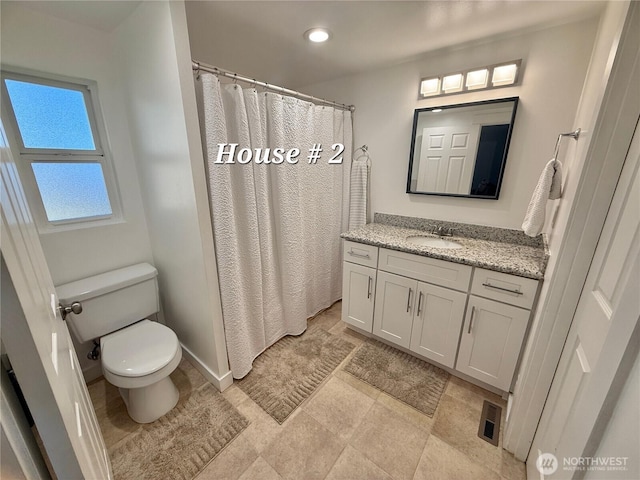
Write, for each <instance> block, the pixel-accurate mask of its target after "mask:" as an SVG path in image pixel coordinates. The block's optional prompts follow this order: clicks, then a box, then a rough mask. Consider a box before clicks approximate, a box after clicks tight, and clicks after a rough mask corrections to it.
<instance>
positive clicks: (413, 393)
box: [344, 339, 449, 417]
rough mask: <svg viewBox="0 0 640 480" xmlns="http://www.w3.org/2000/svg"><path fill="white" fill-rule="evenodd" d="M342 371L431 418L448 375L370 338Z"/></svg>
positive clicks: (433, 366)
mask: <svg viewBox="0 0 640 480" xmlns="http://www.w3.org/2000/svg"><path fill="white" fill-rule="evenodd" d="M344 370H345V371H346V372H349V373H350V374H351V375H353V376H354V377H357V378H359V379H360V380H363V381H365V382H367V383H368V384H370V385H373V386H374V387H376V388H379V389H380V390H382V391H383V392H386V393H388V394H389V395H391V396H393V397H395V398H397V399H398V400H401V401H403V402H404V403H406V404H408V405H411V406H412V407H413V408H415V409H417V410H419V411H421V412H422V413H424V414H425V415H428V416H429V417H433V413H434V412H435V411H436V407H437V406H438V402H439V401H440V397H441V396H442V392H443V391H444V388H445V387H446V385H447V380H448V379H449V374H448V373H447V372H445V371H444V370H442V369H441V368H438V367H436V366H435V365H431V364H430V363H427V362H425V361H422V360H420V359H419V358H416V357H414V356H413V355H409V354H407V353H404V352H401V351H400V350H397V349H395V348H393V347H390V346H389V345H385V344H384V343H381V342H378V341H376V340H373V339H369V340H367V342H366V343H364V344H362V345H361V346H360V348H359V349H358V351H357V352H356V353H355V354H354V356H353V357H352V358H351V360H350V361H349V363H347V365H345V367H344Z"/></svg>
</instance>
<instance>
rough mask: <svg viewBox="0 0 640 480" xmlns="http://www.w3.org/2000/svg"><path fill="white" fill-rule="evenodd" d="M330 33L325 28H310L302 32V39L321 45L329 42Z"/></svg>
mask: <svg viewBox="0 0 640 480" xmlns="http://www.w3.org/2000/svg"><path fill="white" fill-rule="evenodd" d="M330 37H331V33H329V30H327V29H326V28H312V29H310V30H307V31H306V32H304V38H306V39H307V40H309V41H310V42H313V43H322V42H326V41H327V40H329V38H330Z"/></svg>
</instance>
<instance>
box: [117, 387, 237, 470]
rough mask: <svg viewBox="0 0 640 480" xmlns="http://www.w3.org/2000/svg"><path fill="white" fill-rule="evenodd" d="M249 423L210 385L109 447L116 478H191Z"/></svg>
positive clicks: (201, 388)
mask: <svg viewBox="0 0 640 480" xmlns="http://www.w3.org/2000/svg"><path fill="white" fill-rule="evenodd" d="M248 424H249V422H248V421H247V419H245V418H244V417H243V416H242V414H240V412H238V411H237V410H236V408H235V407H234V406H233V405H231V404H230V403H229V402H228V401H227V400H226V399H225V398H224V397H223V396H222V395H221V394H220V393H219V392H218V391H217V390H216V389H215V388H214V387H213V386H212V385H211V384H209V383H207V384H205V385H203V386H202V387H200V388H199V389H198V390H196V391H195V392H194V393H193V394H192V395H191V398H189V400H187V401H186V402H185V403H184V404H183V405H178V406H177V407H175V408H174V409H173V410H171V411H170V412H169V413H167V414H166V415H165V416H163V417H161V418H160V419H159V420H157V421H155V422H153V423H149V424H146V425H143V426H142V428H141V429H140V430H139V431H138V432H136V433H135V434H132V435H130V436H128V437H127V438H126V439H124V440H123V441H121V442H119V443H118V444H116V445H114V446H113V447H112V448H110V449H109V457H110V458H111V466H112V468H113V473H114V477H115V478H116V479H117V480H124V479H131V480H133V479H135V480H140V479H149V480H157V479H158V478H167V479H168V478H170V479H172V480H173V479H185V480H187V479H189V480H190V479H192V478H193V477H195V476H196V475H197V474H198V473H199V472H200V471H202V470H203V469H204V467H206V466H207V464H208V463H209V462H210V461H211V460H213V458H214V457H215V456H216V455H217V454H218V453H220V451H221V450H222V449H223V448H224V447H225V446H226V445H227V444H228V443H229V442H231V440H233V439H234V438H235V437H236V436H237V435H238V434H239V433H240V432H242V430H244V429H245V428H246V427H247V425H248Z"/></svg>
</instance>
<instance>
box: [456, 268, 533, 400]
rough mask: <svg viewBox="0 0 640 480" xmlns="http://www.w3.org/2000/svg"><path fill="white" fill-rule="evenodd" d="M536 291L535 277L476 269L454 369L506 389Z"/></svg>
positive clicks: (510, 379) (518, 354)
mask: <svg viewBox="0 0 640 480" xmlns="http://www.w3.org/2000/svg"><path fill="white" fill-rule="evenodd" d="M537 290H538V281H537V280H532V279H530V278H522V277H516V276H514V275H509V274H507V273H500V272H494V271H491V270H486V269H482V268H476V269H475V272H474V274H473V282H472V284H471V295H470V296H469V305H468V306H467V315H466V318H465V323H464V330H463V331H462V337H461V338H460V350H459V352H458V361H457V363H456V370H458V371H459V372H462V373H465V374H467V375H470V376H472V377H473V378H477V379H478V380H481V381H483V382H485V383H488V384H489V385H493V386H494V387H497V388H499V389H500V390H504V391H509V389H510V387H511V381H512V380H513V374H514V373H515V369H516V366H517V363H518V358H519V357H520V350H521V349H522V342H523V340H524V335H525V333H526V331H527V326H528V324H529V317H530V315H531V311H530V308H531V307H532V306H533V302H534V300H535V296H536V293H537ZM481 296H482V297H487V298H481ZM496 300H497V301H496Z"/></svg>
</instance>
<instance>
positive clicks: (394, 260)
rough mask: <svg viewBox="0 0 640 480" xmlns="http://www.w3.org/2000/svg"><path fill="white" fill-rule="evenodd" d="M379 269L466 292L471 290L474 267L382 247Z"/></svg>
mask: <svg viewBox="0 0 640 480" xmlns="http://www.w3.org/2000/svg"><path fill="white" fill-rule="evenodd" d="M378 269H380V270H384V271H385V272H390V273H396V274H398V275H403V276H405V277H410V278H415V279H418V280H421V281H423V282H427V283H432V284H434V285H441V286H443V287H447V288H453V289H454V290H460V291H462V292H466V291H468V290H469V280H470V279H471V270H472V267H470V266H469V265H462V264H460V263H453V262H447V261H445V260H438V259H436V258H430V257H423V256H422V255H414V254H412V253H406V252H398V251H396V250H389V249H387V248H381V249H380V260H379V261H378Z"/></svg>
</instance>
